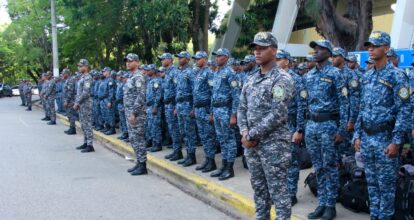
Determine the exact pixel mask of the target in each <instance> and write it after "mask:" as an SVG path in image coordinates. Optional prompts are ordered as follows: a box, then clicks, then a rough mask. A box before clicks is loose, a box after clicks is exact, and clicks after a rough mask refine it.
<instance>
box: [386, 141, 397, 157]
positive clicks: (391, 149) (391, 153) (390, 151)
mask: <svg viewBox="0 0 414 220" xmlns="http://www.w3.org/2000/svg"><path fill="white" fill-rule="evenodd" d="M399 149H400V146H399V145H397V144H390V145H388V147H387V148H386V149H385V154H386V155H387V156H388V157H389V158H392V157H396V156H397V155H398V150H399Z"/></svg>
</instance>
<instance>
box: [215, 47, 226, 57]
mask: <svg viewBox="0 0 414 220" xmlns="http://www.w3.org/2000/svg"><path fill="white" fill-rule="evenodd" d="M212 54H213V55H214V56H226V57H230V51H229V49H227V48H220V49H218V50H217V51H214V52H213V53H212Z"/></svg>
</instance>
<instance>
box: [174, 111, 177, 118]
mask: <svg viewBox="0 0 414 220" xmlns="http://www.w3.org/2000/svg"><path fill="white" fill-rule="evenodd" d="M174 117H177V109H174Z"/></svg>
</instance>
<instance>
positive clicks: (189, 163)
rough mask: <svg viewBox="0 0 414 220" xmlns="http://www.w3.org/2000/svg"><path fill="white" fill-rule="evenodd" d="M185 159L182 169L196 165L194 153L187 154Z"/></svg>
mask: <svg viewBox="0 0 414 220" xmlns="http://www.w3.org/2000/svg"><path fill="white" fill-rule="evenodd" d="M187 158H188V159H187V160H186V161H185V162H184V163H183V167H189V166H192V165H194V164H196V163H197V160H196V156H195V153H187Z"/></svg>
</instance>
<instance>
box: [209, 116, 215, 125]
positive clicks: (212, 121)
mask: <svg viewBox="0 0 414 220" xmlns="http://www.w3.org/2000/svg"><path fill="white" fill-rule="evenodd" d="M208 120H209V121H210V124H214V116H213V114H211V115H210V116H209V117H208Z"/></svg>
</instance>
